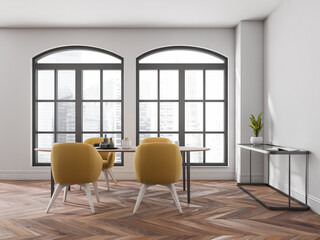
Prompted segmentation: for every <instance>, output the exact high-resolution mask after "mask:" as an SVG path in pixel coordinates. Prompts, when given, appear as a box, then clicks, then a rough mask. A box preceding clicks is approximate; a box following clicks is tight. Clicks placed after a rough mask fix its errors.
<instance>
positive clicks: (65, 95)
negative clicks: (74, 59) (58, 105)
mask: <svg viewBox="0 0 320 240" xmlns="http://www.w3.org/2000/svg"><path fill="white" fill-rule="evenodd" d="M75 82H76V80H75V71H74V70H59V71H58V99H59V100H74V99H75V86H76V85H75V84H76V83H75Z"/></svg>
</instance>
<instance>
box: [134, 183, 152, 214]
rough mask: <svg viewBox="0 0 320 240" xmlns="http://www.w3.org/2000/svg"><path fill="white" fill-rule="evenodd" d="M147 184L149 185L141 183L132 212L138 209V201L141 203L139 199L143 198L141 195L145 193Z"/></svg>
mask: <svg viewBox="0 0 320 240" xmlns="http://www.w3.org/2000/svg"><path fill="white" fill-rule="evenodd" d="M149 186H150V185H149V184H144V183H142V184H141V187H140V191H139V195H138V198H137V201H136V205H135V206H134V209H133V213H136V212H137V210H138V208H139V206H140V203H141V201H142V199H143V196H144V194H145V193H146V191H147V188H148V187H149Z"/></svg>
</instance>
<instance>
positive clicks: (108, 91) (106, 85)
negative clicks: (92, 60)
mask: <svg viewBox="0 0 320 240" xmlns="http://www.w3.org/2000/svg"><path fill="white" fill-rule="evenodd" d="M103 99H105V100H120V99H121V71H120V70H104V71H103Z"/></svg>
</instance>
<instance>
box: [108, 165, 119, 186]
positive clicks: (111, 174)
mask: <svg viewBox="0 0 320 240" xmlns="http://www.w3.org/2000/svg"><path fill="white" fill-rule="evenodd" d="M107 171H108V173H109V175H110V177H111V178H112V180H113V182H114V183H115V184H117V181H116V179H115V177H114V175H113V171H112V169H111V168H108V169H107Z"/></svg>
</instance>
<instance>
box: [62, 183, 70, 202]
mask: <svg viewBox="0 0 320 240" xmlns="http://www.w3.org/2000/svg"><path fill="white" fill-rule="evenodd" d="M68 188H69V185H66V186H65V187H64V194H63V202H66V201H67V195H68Z"/></svg>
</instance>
